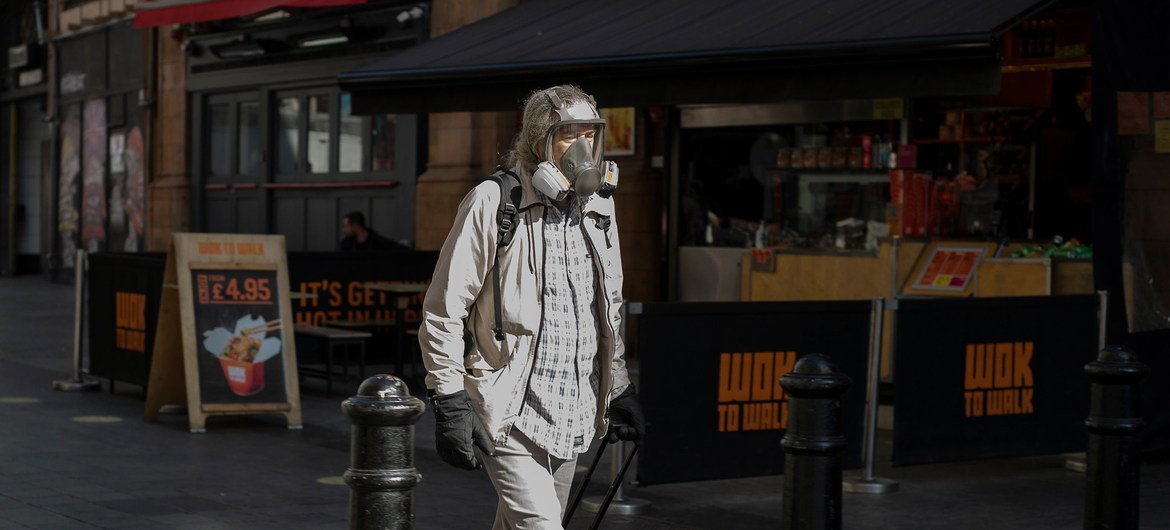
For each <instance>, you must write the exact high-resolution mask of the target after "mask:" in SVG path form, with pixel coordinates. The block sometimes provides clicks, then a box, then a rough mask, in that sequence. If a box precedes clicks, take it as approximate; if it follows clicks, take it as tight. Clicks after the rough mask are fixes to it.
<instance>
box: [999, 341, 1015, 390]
mask: <svg viewBox="0 0 1170 530" xmlns="http://www.w3.org/2000/svg"><path fill="white" fill-rule="evenodd" d="M1011 386H1012V343H1010V342H1001V343H999V344H996V345H995V388H1009V387H1011Z"/></svg>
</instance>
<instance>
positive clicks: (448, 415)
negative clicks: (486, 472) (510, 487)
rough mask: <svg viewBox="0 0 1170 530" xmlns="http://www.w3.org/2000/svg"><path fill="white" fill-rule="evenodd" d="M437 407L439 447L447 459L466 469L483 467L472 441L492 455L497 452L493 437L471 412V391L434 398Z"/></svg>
mask: <svg viewBox="0 0 1170 530" xmlns="http://www.w3.org/2000/svg"><path fill="white" fill-rule="evenodd" d="M431 403H432V404H433V405H434V409H435V449H437V450H438V452H439V458H442V459H443V461H444V462H446V463H448V464H451V465H453V466H455V467H458V468H462V469H479V466H480V464H479V459H478V458H476V457H475V451H473V450H472V443H474V444H475V445H476V446H478V447H479V449H480V450H481V451H483V452H484V453H486V454H487V455H488V456H492V455H494V454H495V449H493V448H492V442H491V438H489V437H488V435H487V431H485V430H484V428H483V426H482V425H480V424H479V419H477V418H476V417H475V414H474V413H472V412H471V402H470V401H469V400H468V397H467V391H466V390H460V391H458V392H456V393H454V394H447V395H445V396H433V397H431Z"/></svg>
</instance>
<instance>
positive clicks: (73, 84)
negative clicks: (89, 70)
mask: <svg viewBox="0 0 1170 530" xmlns="http://www.w3.org/2000/svg"><path fill="white" fill-rule="evenodd" d="M82 90H85V74H84V73H82V72H68V73H66V74H65V75H63V76H61V95H68V94H76V93H78V92H81V91H82Z"/></svg>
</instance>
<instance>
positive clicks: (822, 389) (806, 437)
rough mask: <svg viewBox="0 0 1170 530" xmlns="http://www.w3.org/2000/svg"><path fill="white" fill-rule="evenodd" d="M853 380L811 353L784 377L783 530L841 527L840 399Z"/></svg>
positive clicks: (841, 442)
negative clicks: (787, 529)
mask: <svg viewBox="0 0 1170 530" xmlns="http://www.w3.org/2000/svg"><path fill="white" fill-rule="evenodd" d="M851 383H852V381H851V380H850V379H849V376H847V375H845V374H841V373H837V372H836V368H835V367H834V366H833V363H832V361H830V360H829V358H828V357H825V356H824V355H820V354H811V355H806V356H804V357H801V358H800V360H798V361H796V366H794V367H793V368H792V371H791V372H789V373H788V374H787V375H785V376H783V377H781V378H780V386H782V387H783V388H784V393H785V394H787V395H788V431H787V432H786V433H784V439H783V440H781V442H780V445H781V446H782V447H784V452H785V453H787V454H786V455H785V462H784V527H785V528H790V529H801V530H806V529H807V530H818V529H837V528H841V451H842V450H844V449H845V436H844V435H843V434H842V433H841V395H842V394H844V393H845V390H847V389H848V388H849V385H850V384H851Z"/></svg>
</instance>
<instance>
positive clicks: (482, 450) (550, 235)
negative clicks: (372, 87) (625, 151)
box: [419, 86, 645, 529]
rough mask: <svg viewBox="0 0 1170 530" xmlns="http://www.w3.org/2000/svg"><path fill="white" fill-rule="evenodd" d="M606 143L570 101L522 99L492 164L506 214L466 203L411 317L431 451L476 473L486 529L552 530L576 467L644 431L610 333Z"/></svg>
mask: <svg viewBox="0 0 1170 530" xmlns="http://www.w3.org/2000/svg"><path fill="white" fill-rule="evenodd" d="M604 132H605V121H604V120H603V119H601V117H600V115H599V114H598V112H597V104H596V102H595V101H594V99H593V97H592V96H589V95H588V94H586V93H584V92H583V91H582V90H581V89H579V88H577V87H575V86H557V87H552V88H549V89H546V90H541V91H537V92H534V93H532V94H531V95H530V96H529V97H528V99H527V101H526V103H525V105H524V116H523V126H522V129H521V131H520V132H519V134H518V135H517V137H516V139H515V141H514V142H513V145H512V148H511V150H510V151H509V152H508V154H507V155H506V158H505V167H508V168H510V175H511V177H512V178H514V179H515V181H516V182H517V187H518V188H519V190H518V193H517V194H516V197H518V200H516V204H515V205H514V206H515V210H510V211H508V212H505V208H501V204H500V201H509V202H510V201H512V200H513V199H512V197H511V194H509V196H507V197H506V196H504V194H503V193H501V188H505V189H507V188H506V187H505V186H502V185H501V184H498V183H496V182H493V181H485V182H483V183H481V184H480V185H478V186H476V187H475V188H474V189H473V190H472V191H471V192H470V193H468V195H467V196H466V197H465V198H464V200H463V202H462V203H461V204H460V205H459V210H458V214H457V215H456V218H455V223H454V226H452V228H451V232H450V233H449V234H448V235H447V239H446V242H445V243H444V244H443V248H442V251H441V252H440V254H439V261H438V265H437V266H436V268H435V273H434V277H433V278H432V281H431V285H430V287H429V289H428V290H427V294H426V299H425V301H424V302H423V311H424V315H423V322H422V324H421V326H420V329H419V343H420V345H421V348H422V352H423V362H424V364H425V365H426V367H427V371H428V375H427V387H428V389H430V392H431V395H432V404H433V409H434V412H435V417H436V448H437V450H438V453H439V455H440V457H442V458H443V460H444V461H446V462H447V463H449V464H451V465H454V466H457V467H460V468H465V469H476V468H478V467H481V466H482V467H483V468H485V469H486V470H487V473H488V476H489V478H490V479H491V482H492V485H493V486H494V487H495V489H496V492H497V494H498V495H499V504H498V505H497V509H496V518H495V524H494V527H493V528H497V529H501V528H540V529H547V528H561V525H560V518H561V514H562V513H563V511H564V509H565V505H566V503H567V500H568V494H569V487H570V485H571V482H572V479H573V472H574V470H575V468H576V461H577V456H578V455H580V454H581V453H584V452H586V451H587V450H588V449H589V446H590V444H591V442H592V441H593V440H594V439H595V438H599V437H601V436H605V435H608V436H609V437H610V438H611V439H626V440H637V439H640V438H641V436H642V433H643V431H644V429H645V426H644V423H645V422H644V420H643V419H642V412H641V407H640V406H639V404H638V402H637V399H636V397H635V392H634V387H633V386H632V385H631V384H630V381H629V376H628V375H627V372H626V365H625V357H624V352H625V345H624V344H623V343H622V339H621V336H620V335H619V333H618V330H619V329H620V326H621V313H620V308H621V304H622V296H621V292H622V266H621V253H620V246H619V242H618V229H617V223H616V220H615V219H614V203H613V198H612V196H611V194H612V193H613V190H614V189H615V187H616V184H617V169H616V166H615V165H613V164H612V163H605V162H603V161H602V154H603V147H604V145H605V140H604ZM500 177H501V178H502V179H503V180H504V181H506V182H513V181H512V180H511V179H510V178H509V177H508V176H505V175H502V174H501V175H500ZM509 227H510V228H511V230H508V228H509ZM501 236H503V237H501ZM501 243H506V244H503V245H501ZM611 419H613V420H617V421H614V422H613V424H612V425H611V422H610V420H611ZM475 448H478V452H477V451H476V450H475Z"/></svg>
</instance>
